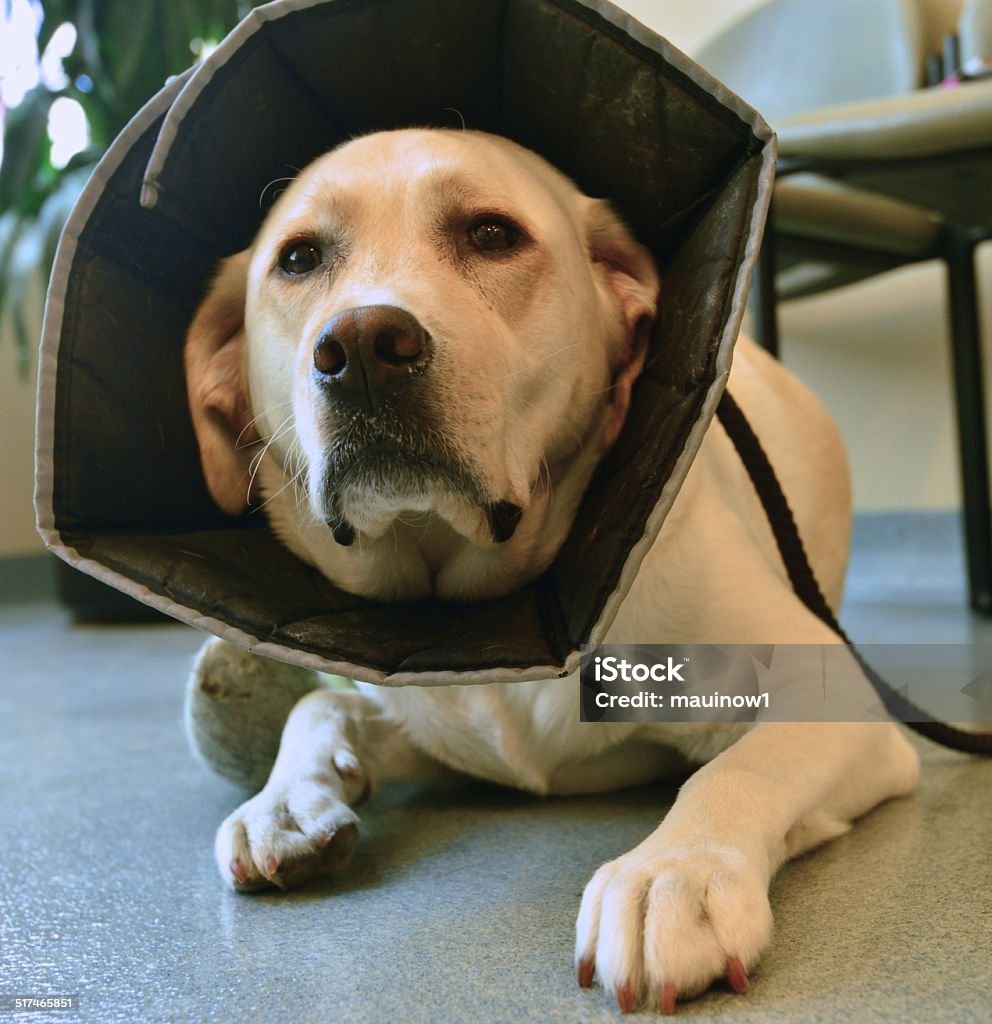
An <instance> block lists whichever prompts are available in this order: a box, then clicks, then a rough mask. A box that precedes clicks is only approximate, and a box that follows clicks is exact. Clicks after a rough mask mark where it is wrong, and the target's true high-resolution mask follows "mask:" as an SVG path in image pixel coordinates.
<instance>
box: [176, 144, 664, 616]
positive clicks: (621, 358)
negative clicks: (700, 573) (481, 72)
mask: <svg viewBox="0 0 992 1024" xmlns="http://www.w3.org/2000/svg"><path fill="white" fill-rule="evenodd" d="M657 288H658V282H657V278H656V275H655V271H654V268H653V265H652V263H651V260H650V258H649V256H648V255H647V253H646V251H645V250H644V249H643V248H641V247H640V246H639V245H638V244H637V243H636V242H634V240H633V239H632V238H631V236H630V235H629V233H628V232H627V230H626V229H625V228H624V227H623V226H622V225H621V224H620V223H619V221H618V220H617V219H616V217H615V215H614V214H613V213H612V212H611V210H610V209H609V207H608V206H607V205H606V204H604V203H602V202H600V201H597V200H592V199H589V198H587V197H586V196H584V195H582V194H581V193H580V192H579V191H578V190H577V189H576V188H575V187H574V185H572V184H571V183H570V182H569V181H568V180H567V179H566V178H564V177H563V176H562V175H561V174H560V173H559V172H557V171H556V170H555V169H553V168H552V167H550V166H549V165H548V164H547V163H545V162H544V161H543V160H541V159H540V158H539V157H537V156H536V155H535V154H533V153H531V152H530V151H528V150H525V149H523V148H521V147H519V146H517V145H516V144H514V143H511V142H509V141H508V140H505V139H501V138H498V137H495V136H490V135H485V134H482V133H478V132H451V131H430V130H407V131H398V132H386V133H379V134H376V135H370V136H366V137H363V138H359V139H357V140H355V141H352V142H349V143H347V144H346V145H343V146H341V147H340V148H338V149H336V150H333V151H332V152H330V153H328V154H327V155H325V156H324V157H322V158H320V159H319V160H317V161H316V162H314V163H313V164H311V165H310V166H309V167H307V168H306V169H305V170H304V171H303V172H302V173H301V174H300V175H299V177H297V178H296V179H295V180H294V181H293V182H292V183H291V184H290V186H289V187H288V188H287V189H286V191H285V192H284V194H283V195H282V196H281V197H280V199H279V201H278V202H277V203H276V205H275V207H274V208H273V210H272V212H271V213H270V214H269V216H268V217H267V219H266V221H265V223H264V224H263V226H262V229H261V231H260V232H259V234H258V236H257V238H256V240H255V242H254V244H253V246H252V248H251V249H250V250H249V251H248V252H245V253H241V254H239V255H237V256H234V257H232V258H231V259H230V260H228V261H226V262H225V264H224V265H223V266H222V268H221V271H220V274H219V275H218V278H217V280H216V282H215V283H214V286H213V288H212V290H211V292H210V293H209V295H208V296H207V298H206V300H205V301H204V303H203V305H202V306H201V308H200V310H199V311H198V313H197V316H196V319H195V320H194V323H193V325H192V327H191V329H190V333H189V338H188V341H187V348H186V364H187V377H188V382H189V392H190V402H191V410H192V415H193V421H194V426H195V427H196V431H197V437H198V441H199V444H200V451H201V456H202V461H203V466H204V471H205V474H206V477H207V482H208V485H209V487H210V490H211V494H212V495H213V497H214V499H215V500H216V501H217V502H218V504H220V505H221V507H222V508H224V509H225V510H226V511H228V512H231V513H232V514H239V513H241V512H243V511H244V510H245V509H246V508H247V507H248V505H249V502H250V500H254V498H255V494H254V493H252V486H253V484H256V485H259V493H260V496H261V497H262V498H263V499H264V500H265V502H266V510H267V511H268V512H269V514H270V517H271V519H272V522H273V524H274V526H275V528H276V530H277V532H279V534H280V535H281V536H282V537H283V539H284V540H285V541H286V543H287V544H289V545H290V547H292V548H293V549H294V550H295V551H297V553H299V554H300V555H302V556H303V557H304V558H306V559H308V560H309V561H311V562H313V563H315V564H316V565H317V566H318V567H319V568H320V569H321V570H322V571H323V572H324V573H325V574H326V575H327V576H328V577H329V578H330V579H332V580H333V581H334V582H336V583H338V585H340V586H342V587H344V588H345V589H347V590H351V591H353V592H356V593H361V594H365V595H368V596H374V597H381V598H393V599H395V598H403V599H405V598H413V597H418V596H423V595H425V594H427V593H431V592H433V593H436V594H439V595H440V596H443V597H457V598H474V597H478V596H491V595H494V594H498V593H505V592H508V591H509V590H512V589H514V588H515V587H517V586H520V585H521V584H522V583H524V582H526V580H527V579H529V578H532V577H533V576H535V575H537V574H538V573H539V572H541V571H542V570H543V569H544V568H545V567H546V566H547V565H548V564H549V563H550V561H551V560H552V559H553V558H554V555H555V553H556V552H557V550H558V547H559V546H560V545H561V543H562V541H563V540H564V538H565V536H566V535H567V532H568V528H569V525H570V523H571V518H572V516H573V514H574V510H575V507H576V505H577V503H578V500H579V498H580V497H581V493H582V491H583V490H584V488H585V486H586V484H587V483H588V479H589V475H590V473H591V471H592V468H593V466H594V464H595V462H596V460H597V459H598V458H599V456H600V455H601V454H602V452H603V451H604V449H605V448H606V447H608V446H609V445H610V444H611V443H612V441H613V440H614V439H615V437H616V435H617V434H618V432H619V430H620V427H621V426H622V424H623V420H624V417H625V415H626V412H627V408H628V405H629V401H630V389H631V386H632V384H633V382H634V380H635V378H636V376H637V374H638V373H639V372H640V369H641V367H642V365H643V362H644V355H645V350H646V344H647V337H648V333H649V331H650V327H651V323H652V320H653V317H654V313H655V303H656V296H657Z"/></svg>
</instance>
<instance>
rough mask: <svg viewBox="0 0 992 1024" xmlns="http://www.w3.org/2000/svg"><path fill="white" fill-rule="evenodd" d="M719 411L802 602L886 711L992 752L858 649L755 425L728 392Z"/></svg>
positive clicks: (959, 746)
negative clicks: (895, 683)
mask: <svg viewBox="0 0 992 1024" xmlns="http://www.w3.org/2000/svg"><path fill="white" fill-rule="evenodd" d="M716 415H717V419H719V421H720V423H721V424H722V425H723V429H724V430H726V432H727V435H728V436H729V437H730V440H731V441H732V442H733V444H734V447H735V448H736V449H737V454H738V455H739V456H740V458H741V461H742V462H743V463H744V468H745V469H746V470H747V473H748V476H749V477H750V478H751V482H752V483H753V484H754V489H755V490H756V491H757V492H758V497H759V498H760V499H761V504H762V506H763V507H764V509H765V515H767V516H768V522H769V523H770V524H771V528H772V533H774V535H775V542H776V543H777V544H778V549H779V552H780V553H781V555H782V561H783V562H784V563H785V569H786V572H788V574H789V581H790V582H791V583H792V588H793V590H795V592H796V594H797V596H798V597H799V599H800V600H801V601H802V602H803V604H805V605H806V607H807V608H809V610H810V611H811V612H812V613H813V614H814V615H816V616H817V618H819V619H821V620H822V621H823V622H825V623H826V624H827V625H828V626H829V627H830V628H831V629H832V630H833V631H834V632H835V633H836V634H837V635H838V636H839V637H840V638H841V639H842V640H843V641H844V643H846V644H847V645H848V646H849V647H850V649H851V653H852V654H853V655H854V657H855V658H856V659H857V662H858V664H859V665H860V666H861V669H862V671H863V672H864V673H865V675H866V676H867V677H868V679H869V681H870V682H871V684H872V686H874V687H875V690H876V691H877V693H878V696H879V698H880V699H881V701H882V704H883V705H884V706H885V710H886V711H887V712H888V713H889V714H890V715H891V716H892V717H893V718H896V719H898V720H900V721H902V722H905V724H906V725H908V726H909V727H910V729H914V730H915V731H916V732H918V733H920V734H921V735H923V736H926V738H927V739H929V740H933V741H934V742H935V743H940V744H942V745H943V746H945V747H950V748H951V749H952V750H963V751H965V752H966V753H969V754H984V755H986V756H990V755H992V733H989V732H965V731H964V730H963V729H957V728H955V727H954V726H953V725H948V724H947V723H946V722H942V721H940V720H939V719H937V718H933V717H932V716H931V715H928V714H927V713H926V712H925V711H923V710H921V709H920V708H918V707H917V706H916V705H915V704H913V703H912V701H909V700H907V699H906V698H905V697H903V696H902V694H900V693H897V692H896V691H895V690H894V689H893V688H892V686H891V685H890V684H889V683H887V682H886V681H885V680H884V679H883V678H882V677H881V676H880V675H879V674H878V673H877V672H876V671H875V670H874V669H873V668H872V667H871V665H869V664H868V663H867V662H866V661H865V660H864V658H862V657H861V654H860V653H859V652H858V649H857V648H856V647H855V646H854V644H853V643H851V639H850V637H849V636H848V635H847V634H846V633H845V632H844V630H843V629H842V628H841V626H840V623H839V622H838V621H837V619H836V618H835V617H834V613H833V612H832V611H831V610H830V606H829V605H828V604H827V602H826V599H825V598H824V596H823V591H821V590H820V585H819V584H818V583H817V582H816V576H815V574H814V573H813V568H812V566H811V565H810V564H809V558H808V557H807V556H806V549H805V548H804V547H803V542H802V538H801V537H800V536H799V529H798V527H797V526H796V520H795V517H794V516H793V514H792V509H791V508H790V507H789V502H788V500H787V499H786V497H785V493H784V492H783V490H782V485H781V484H780V483H779V480H778V477H777V476H776V475H775V470H774V469H773V468H772V464H771V463H770V462H769V461H768V456H767V455H766V454H765V450H764V448H762V447H761V442H760V441H759V440H758V438H757V436H756V435H755V433H754V431H753V430H752V429H751V424H750V423H748V421H747V418H746V417H745V416H744V413H743V412H741V408H740V406H739V405H738V404H737V403H736V402H735V401H734V399H733V398H732V397H731V396H730V394H729V392H727V391H724V393H723V397H722V398H721V399H720V404H719V405H718V406H717V410H716ZM910 719H913V720H912V721H911V720H910Z"/></svg>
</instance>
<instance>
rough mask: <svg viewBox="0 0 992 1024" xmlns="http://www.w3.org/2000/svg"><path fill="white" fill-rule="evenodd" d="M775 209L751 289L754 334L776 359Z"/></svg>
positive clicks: (769, 221) (768, 222)
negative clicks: (773, 218)
mask: <svg viewBox="0 0 992 1024" xmlns="http://www.w3.org/2000/svg"><path fill="white" fill-rule="evenodd" d="M772 214H773V210H772V209H769V211H768V221H767V223H766V224H765V237H764V238H763V239H762V242H761V255H760V256H759V257H758V265H757V267H755V273H754V281H753V282H752V288H751V304H752V309H753V310H754V334H755V340H756V341H757V342H758V344H759V345H760V346H761V347H762V348H763V349H765V350H766V351H767V352H770V353H771V354H772V355H773V356H775V358H776V359H777V358H778V355H779V344H778V303H777V301H776V298H775V228H774V224H773V223H772Z"/></svg>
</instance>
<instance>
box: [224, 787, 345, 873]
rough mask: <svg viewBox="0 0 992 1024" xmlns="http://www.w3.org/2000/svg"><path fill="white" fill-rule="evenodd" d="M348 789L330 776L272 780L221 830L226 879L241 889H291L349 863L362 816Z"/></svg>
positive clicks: (229, 818)
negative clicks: (351, 803)
mask: <svg viewBox="0 0 992 1024" xmlns="http://www.w3.org/2000/svg"><path fill="white" fill-rule="evenodd" d="M343 789H344V787H342V786H339V785H336V784H334V783H333V782H331V781H330V780H328V779H326V778H302V779H295V780H293V781H292V782H287V783H280V782H275V783H273V782H270V783H269V784H268V785H267V786H266V787H265V788H264V789H263V790H262V791H261V792H260V793H258V794H257V795H256V796H253V797H252V798H251V799H250V800H248V801H246V802H245V803H243V804H242V805H241V806H240V807H239V808H238V809H237V810H236V811H235V812H234V813H233V814H232V815H230V816H229V817H228V818H227V819H226V820H225V821H224V822H223V823H222V824H221V826H220V828H219V829H218V830H217V838H216V841H215V842H214V855H215V857H216V859H217V866H218V868H220V873H221V875H222V876H223V878H224V879H225V880H226V881H227V882H228V883H230V885H232V886H233V887H234V888H235V889H236V890H237V891H238V892H252V891H254V890H257V889H266V888H269V887H271V886H278V887H279V888H280V889H290V888H293V887H295V886H298V885H301V884H302V883H303V882H305V881H307V879H309V878H311V877H312V876H313V875H315V874H317V873H318V872H321V871H325V870H334V869H336V868H341V867H343V866H344V865H345V864H346V863H347V862H348V860H349V859H350V857H351V852H352V850H353V848H354V846H355V842H356V841H357V839H358V815H356V814H355V812H354V811H353V810H352V809H351V807H349V806H348V804H347V803H346V802H345V799H344V796H345V793H344V792H343ZM358 802H360V800H359V801H358Z"/></svg>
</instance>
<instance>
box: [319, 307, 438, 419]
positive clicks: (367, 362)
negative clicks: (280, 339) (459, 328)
mask: <svg viewBox="0 0 992 1024" xmlns="http://www.w3.org/2000/svg"><path fill="white" fill-rule="evenodd" d="M433 352H434V347H433V344H432V342H431V337H430V335H429V334H428V333H427V332H426V331H425V330H424V328H423V327H421V325H420V324H419V323H418V322H417V320H416V319H415V318H414V317H413V316H411V315H410V314H409V313H407V312H406V311H405V310H403V309H399V308H398V307H397V306H357V307H355V308H353V309H346V310H344V311H343V312H341V313H338V314H337V315H336V316H334V317H332V318H331V319H330V320H329V321H328V322H327V323H326V324H325V325H324V329H323V330H322V331H321V334H320V337H319V338H318V339H317V344H316V345H315V346H314V349H313V376H314V380H315V381H316V383H317V386H318V387H319V388H320V389H321V391H322V392H324V393H325V394H326V395H327V396H328V397H329V398H330V399H331V400H332V401H335V402H340V403H342V404H343V405H346V406H348V407H350V408H352V409H360V410H362V411H364V412H367V413H375V412H376V411H377V410H378V409H379V408H381V406H382V404H383V402H384V401H385V400H386V399H387V398H392V397H394V396H395V395H396V394H397V392H399V391H400V390H401V389H402V388H404V387H405V386H406V385H407V384H409V382H410V381H411V379H412V378H414V377H415V376H418V375H419V374H421V373H423V371H424V370H426V368H427V366H428V365H429V364H430V361H431V357H432V356H433Z"/></svg>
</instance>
